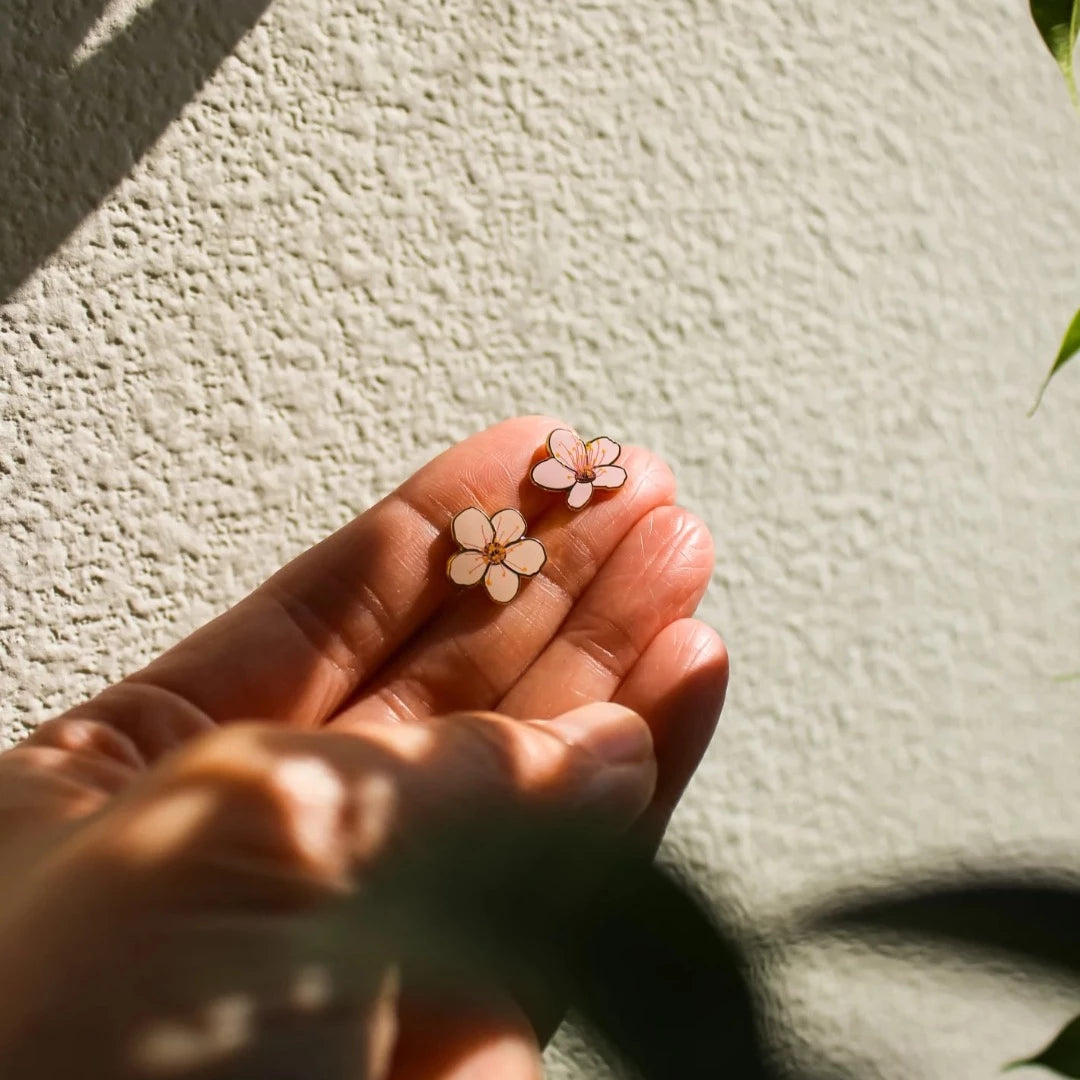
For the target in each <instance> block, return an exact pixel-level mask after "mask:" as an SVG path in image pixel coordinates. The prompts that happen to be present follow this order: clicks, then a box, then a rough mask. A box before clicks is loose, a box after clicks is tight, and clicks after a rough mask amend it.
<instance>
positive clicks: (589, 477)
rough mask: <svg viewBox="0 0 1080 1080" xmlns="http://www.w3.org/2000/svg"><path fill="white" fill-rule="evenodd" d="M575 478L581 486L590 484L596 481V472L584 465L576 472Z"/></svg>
mask: <svg viewBox="0 0 1080 1080" xmlns="http://www.w3.org/2000/svg"><path fill="white" fill-rule="evenodd" d="M577 478H578V480H579V481H580V482H581V483H583V484H591V483H592V482H593V481H594V480H595V479H596V470H595V469H593V468H590V467H589V466H588V465H586V466H585V467H584V468H583V469H580V470H578V474H577Z"/></svg>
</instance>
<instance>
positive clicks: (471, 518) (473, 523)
mask: <svg viewBox="0 0 1080 1080" xmlns="http://www.w3.org/2000/svg"><path fill="white" fill-rule="evenodd" d="M450 531H451V532H452V533H453V534H454V539H455V540H456V541H457V542H458V544H459V545H460V546H461V547H463V548H466V549H468V550H471V551H481V550H483V548H485V547H486V546H487V545H488V544H490V543H491V541H492V540H494V539H495V530H494V529H493V528H492V527H491V522H490V521H488V517H487V514H485V513H484V512H483V511H481V510H477V508H476V507H475V506H470V507H469V509H468V510H462V511H461V513H460V514H458V515H457V517H455V518H454V522H453V524H452V525H451V526H450Z"/></svg>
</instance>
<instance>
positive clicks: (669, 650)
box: [615, 619, 728, 844]
mask: <svg viewBox="0 0 1080 1080" xmlns="http://www.w3.org/2000/svg"><path fill="white" fill-rule="evenodd" d="M727 683H728V655H727V650H726V649H725V647H724V643H723V641H721V640H720V636H719V635H718V634H717V633H716V631H715V630H713V629H712V628H711V627H708V626H706V625H705V624H704V623H701V622H697V621H696V620H693V619H683V620H681V621H679V622H676V623H673V624H672V625H671V626H668V627H667V628H665V629H664V630H663V631H661V633H660V634H659V635H658V636H657V637H656V638H655V640H654V641H653V642H652V643H651V644H650V645H649V647H648V648H647V649H646V650H645V653H644V655H643V656H642V657H641V659H640V660H639V661H638V662H637V664H635V665H634V668H633V670H632V671H631V672H630V674H629V675H628V676H627V677H626V680H625V681H624V682H623V684H622V686H621V687H619V690H618V692H617V693H616V694H615V700H616V701H617V702H618V703H619V704H621V705H625V706H626V707H627V708H630V709H633V710H634V711H635V712H637V713H639V714H640V715H641V716H643V717H645V719H646V721H647V723H648V725H649V728H650V730H651V731H652V737H653V744H654V747H655V751H656V762H657V781H656V791H655V794H654V796H653V800H652V803H651V805H650V806H649V809H648V810H647V811H646V813H645V816H644V818H643V820H642V821H641V822H640V823H639V825H638V826H637V827H636V828H637V829H639V830H640V833H641V835H642V836H643V838H644V839H645V840H646V841H648V842H650V843H653V844H658V843H659V842H660V839H661V837H662V836H663V834H664V829H665V828H666V827H667V823H668V820H669V818H670V817H671V814H672V812H673V811H674V809H675V805H676V803H678V801H679V798H680V797H681V796H682V793H683V791H684V790H685V788H686V785H687V784H688V783H689V782H690V778H691V777H692V776H693V774H694V771H695V770H696V769H697V767H698V765H699V764H700V763H701V759H702V757H703V756H704V754H705V751H706V750H707V749H708V746H709V742H710V740H711V739H712V736H713V732H714V731H715V729H716V723H717V720H718V719H719V717H720V711H721V709H722V708H723V707H724V696H725V694H726V692H727Z"/></svg>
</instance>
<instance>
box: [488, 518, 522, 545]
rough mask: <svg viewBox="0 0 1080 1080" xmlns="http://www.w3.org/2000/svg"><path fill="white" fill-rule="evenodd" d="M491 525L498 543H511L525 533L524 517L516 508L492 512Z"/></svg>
mask: <svg viewBox="0 0 1080 1080" xmlns="http://www.w3.org/2000/svg"><path fill="white" fill-rule="evenodd" d="M491 527H492V528H493V529H494V530H495V539H496V540H497V541H498V542H499V543H500V544H512V543H513V542H514V541H515V540H520V539H521V538H522V537H523V536H524V535H525V519H524V518H523V517H522V516H521V514H519V513H518V512H517V510H500V511H499V512H498V513H497V514H493V515H492V518H491Z"/></svg>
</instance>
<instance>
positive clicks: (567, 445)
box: [547, 428, 585, 472]
mask: <svg viewBox="0 0 1080 1080" xmlns="http://www.w3.org/2000/svg"><path fill="white" fill-rule="evenodd" d="M547 444H548V450H549V451H550V453H551V456H552V457H553V458H557V459H558V460H559V461H561V462H562V463H563V464H564V465H565V466H566V467H567V468H568V469H571V470H573V471H574V472H580V471H581V470H582V468H583V466H584V464H585V444H584V443H583V442H582V441H581V439H580V438H579V437H578V434H577V432H576V431H570V429H569V428H556V430H555V431H553V432H552V433H551V434H550V435H549V436H548V442H547Z"/></svg>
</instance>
